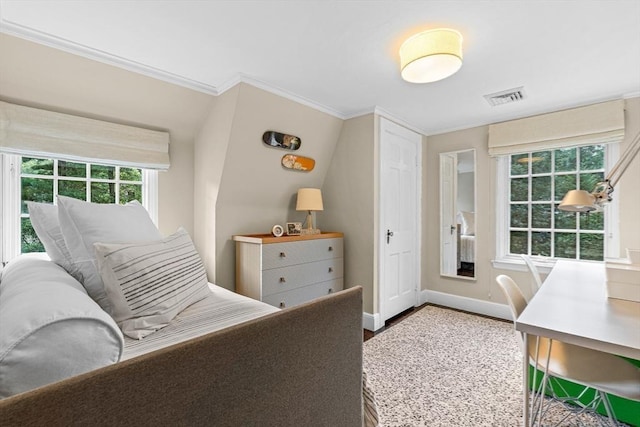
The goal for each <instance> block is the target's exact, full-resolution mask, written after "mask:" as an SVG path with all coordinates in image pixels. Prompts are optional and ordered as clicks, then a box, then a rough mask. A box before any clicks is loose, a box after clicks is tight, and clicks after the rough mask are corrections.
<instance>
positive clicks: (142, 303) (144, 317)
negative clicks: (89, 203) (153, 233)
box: [94, 228, 211, 339]
mask: <svg viewBox="0 0 640 427" xmlns="http://www.w3.org/2000/svg"><path fill="white" fill-rule="evenodd" d="M94 247H95V249H96V260H97V262H98V269H99V271H100V275H101V276H102V280H103V282H104V286H105V289H106V293H107V298H108V299H109V301H110V303H111V306H112V307H113V318H114V319H115V321H116V322H117V323H118V326H120V328H121V329H122V332H123V333H124V334H125V335H127V336H129V337H131V338H138V339H140V338H143V337H145V336H146V335H149V334H151V333H153V332H155V331H157V330H158V329H160V328H163V327H165V326H167V324H168V323H169V322H170V321H171V319H173V318H174V317H175V316H176V315H177V314H178V313H180V312H181V311H182V310H184V309H185V308H186V307H188V306H190V305H191V304H193V303H195V302H197V301H200V300H201V299H203V298H205V297H206V296H208V295H209V294H210V293H211V291H210V290H209V286H208V282H207V273H206V272H205V269H204V265H203V264H202V260H201V259H200V256H199V255H198V252H197V251H196V248H195V247H194V246H193V242H192V241H191V238H190V237H189V234H188V233H187V232H186V231H185V230H184V229H182V228H180V229H179V230H178V231H177V232H176V233H175V234H173V235H171V236H169V237H166V238H164V239H162V240H160V241H156V242H147V243H129V244H127V243H125V244H118V243H96V244H95V245H94Z"/></svg>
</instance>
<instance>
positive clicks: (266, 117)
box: [195, 84, 343, 289]
mask: <svg viewBox="0 0 640 427" xmlns="http://www.w3.org/2000/svg"><path fill="white" fill-rule="evenodd" d="M225 95H226V94H225ZM223 96H224V95H223ZM232 98H233V96H229V98H228V99H225V100H224V101H222V103H223V104H224V105H223V106H219V109H222V110H224V111H225V113H224V114H228V115H230V116H231V123H228V122H227V123H226V124H224V126H229V125H230V131H229V133H228V137H227V141H228V142H227V147H226V155H225V157H224V169H223V170H222V175H221V176H220V177H219V183H217V182H216V181H215V180H213V181H207V178H209V177H210V176H211V173H208V172H206V171H205V170H204V169H206V168H207V167H210V166H209V165H207V162H208V159H198V161H197V163H196V171H195V180H196V182H197V183H198V185H199V187H198V191H197V192H196V195H195V197H196V200H197V199H199V198H201V197H205V198H211V197H212V193H211V190H212V189H213V190H214V191H215V188H214V187H215V186H217V185H219V188H218V190H217V191H218V194H217V200H216V202H215V214H214V216H209V215H208V216H207V217H206V218H201V219H198V220H197V224H196V227H197V228H198V229H202V228H203V227H204V228H205V229H206V230H207V232H208V233H212V230H211V226H210V225H211V224H215V225H214V230H213V232H214V234H210V235H209V236H208V238H209V239H210V238H211V237H213V236H214V235H215V248H213V249H212V248H210V247H208V248H205V254H204V257H205V260H206V262H207V268H208V270H209V271H211V270H212V269H213V270H215V276H214V277H215V282H216V284H218V285H220V286H223V287H225V288H228V289H233V288H234V287H235V244H234V242H233V240H232V236H233V235H234V234H246V233H270V232H271V228H272V227H273V225H274V224H281V225H284V224H285V223H286V222H291V221H300V222H302V221H304V220H305V218H306V214H305V213H304V212H297V211H296V210H295V200H296V193H297V191H298V188H301V187H316V188H321V187H322V183H323V181H324V179H325V176H326V174H327V170H328V169H329V165H330V162H331V156H332V155H333V151H334V149H335V146H336V142H337V140H338V136H339V134H340V129H341V127H342V122H343V121H342V120H340V119H338V118H336V117H333V116H331V115H329V114H326V113H323V112H320V111H318V110H315V109H313V108H310V107H307V106H304V105H302V104H299V103H297V102H294V101H291V100H289V99H286V98H283V97H280V96H277V95H274V94H272V93H269V92H266V91H264V90H261V89H258V88H256V87H253V86H250V85H246V84H240V85H239V86H238V88H237V93H236V94H235V100H234V99H232ZM213 113H215V109H214V111H213ZM267 130H275V131H279V132H283V133H288V134H291V135H296V136H298V137H300V138H301V140H302V144H301V146H300V148H299V149H298V150H297V151H296V152H295V153H296V154H298V155H302V156H306V157H311V158H312V159H314V160H315V161H316V165H315V168H314V170H313V171H311V172H298V171H292V170H287V169H284V168H283V167H282V164H281V159H282V156H283V155H285V154H287V153H288V152H287V151H286V150H281V149H276V148H272V147H268V146H266V145H265V144H263V142H262V134H263V133H264V132H265V131H267ZM221 133H222V134H226V130H225V131H224V132H221ZM210 143H213V144H216V143H224V141H222V138H220V139H218V140H216V139H215V138H213V139H210V140H209V139H208V138H204V137H203V135H201V137H200V138H198V140H197V148H196V152H197V153H202V152H205V151H206V150H209V148H203V147H201V146H202V145H205V146H206V145H207V144H210ZM219 151H220V152H222V151H223V150H222V149H220V150H219ZM212 218H214V219H212ZM214 221H215V222H214ZM319 224H320V226H322V222H321V220H320V223H319ZM196 239H200V236H196ZM214 254H215V255H214ZM212 262H213V265H212V264H211V263H212Z"/></svg>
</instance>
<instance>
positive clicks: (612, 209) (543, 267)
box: [491, 143, 620, 274]
mask: <svg viewBox="0 0 640 427" xmlns="http://www.w3.org/2000/svg"><path fill="white" fill-rule="evenodd" d="M605 147H606V152H605V159H606V171H607V172H608V171H610V170H611V169H612V168H613V166H614V165H615V163H616V161H617V160H618V157H619V153H620V144H619V143H611V144H606V146H605ZM496 160H497V164H496V252H495V259H493V260H492V261H491V263H492V265H493V267H494V268H498V269H503V270H514V271H526V270H527V267H526V265H525V263H524V261H523V260H522V258H520V256H517V255H509V254H508V252H509V227H508V218H509V202H508V193H509V182H510V181H509V155H504V156H498V157H497V158H496ZM607 172H605V176H606V174H607ZM618 206H619V204H618V198H617V197H616V195H615V194H614V196H613V201H612V202H610V203H609V204H607V206H605V209H606V210H607V211H608V212H607V215H605V223H604V236H605V246H604V248H605V249H604V251H605V252H604V256H605V258H617V257H619V256H620V238H619V235H620V233H619V229H620V224H619V220H618V219H619V217H620V215H619V210H618ZM532 260H533V262H534V264H535V265H536V267H538V269H539V270H540V272H541V273H545V274H546V273H549V272H550V271H551V269H552V268H553V266H554V265H555V262H556V259H555V258H546V257H535V256H534V257H532ZM576 261H579V262H601V261H588V260H576Z"/></svg>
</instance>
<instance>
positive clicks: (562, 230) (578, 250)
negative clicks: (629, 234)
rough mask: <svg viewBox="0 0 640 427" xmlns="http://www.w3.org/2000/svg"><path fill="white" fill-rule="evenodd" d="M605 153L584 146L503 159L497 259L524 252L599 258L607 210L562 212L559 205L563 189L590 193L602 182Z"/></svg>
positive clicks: (604, 148)
mask: <svg viewBox="0 0 640 427" xmlns="http://www.w3.org/2000/svg"><path fill="white" fill-rule="evenodd" d="M608 151H610V149H609V148H608V146H607V145H586V146H582V147H571V148H562V149H555V150H545V151H536V152H530V153H524V154H513V155H509V156H503V157H501V158H500V160H499V162H500V163H499V169H500V171H501V173H502V177H503V178H504V183H505V184H506V185H504V187H505V188H503V189H502V191H501V193H502V194H499V195H498V201H499V203H502V208H501V209H500V207H499V212H502V213H503V217H501V218H499V222H498V227H499V228H500V224H503V226H502V228H503V229H502V230H499V236H501V237H499V239H500V240H501V241H499V242H498V254H497V255H498V258H504V259H508V258H509V257H515V256H517V255H519V254H528V255H534V256H540V257H550V258H568V259H578V260H590V261H601V260H603V259H604V257H605V256H607V255H606V254H607V243H606V235H607V234H606V229H607V228H608V227H607V222H606V221H607V218H606V216H608V215H611V212H609V213H607V211H606V210H605V211H603V212H591V213H577V212H563V211H561V210H559V209H558V205H559V204H560V202H561V201H562V198H563V197H564V195H565V193H566V192H567V191H569V190H571V189H575V188H578V189H582V190H586V191H589V192H591V191H592V190H593V189H594V187H595V186H596V184H597V183H598V182H600V181H603V180H604V177H605V169H606V166H607V158H608V157H610V156H609V155H608ZM499 192H500V191H499Z"/></svg>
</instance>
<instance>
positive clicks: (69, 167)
mask: <svg viewBox="0 0 640 427" xmlns="http://www.w3.org/2000/svg"><path fill="white" fill-rule="evenodd" d="M58 175H60V176H69V177H73V178H86V176H87V165H86V164H84V163H73V162H65V161H64V160H59V161H58Z"/></svg>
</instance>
